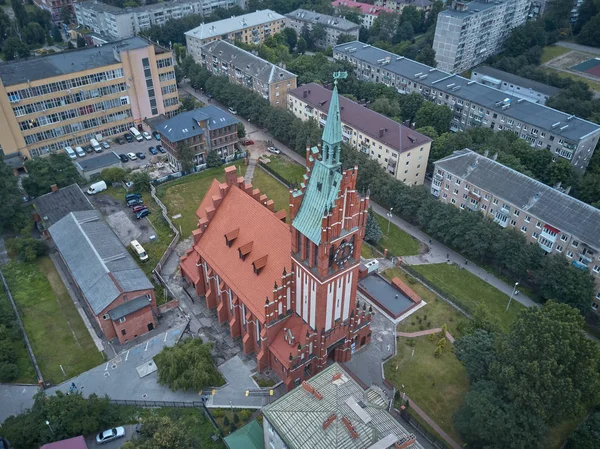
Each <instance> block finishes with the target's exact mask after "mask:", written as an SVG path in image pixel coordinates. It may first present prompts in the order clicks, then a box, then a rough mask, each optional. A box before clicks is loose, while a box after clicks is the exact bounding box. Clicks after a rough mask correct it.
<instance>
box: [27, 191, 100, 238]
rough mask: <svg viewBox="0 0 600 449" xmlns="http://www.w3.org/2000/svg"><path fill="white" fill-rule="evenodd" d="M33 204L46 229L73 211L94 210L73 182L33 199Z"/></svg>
mask: <svg viewBox="0 0 600 449" xmlns="http://www.w3.org/2000/svg"><path fill="white" fill-rule="evenodd" d="M33 206H34V208H35V209H36V211H37V213H38V214H39V215H40V219H41V221H42V223H44V227H45V228H46V229H47V228H49V227H50V226H52V225H53V224H54V223H56V222H57V221H58V220H60V219H61V218H63V217H66V216H67V215H69V213H71V212H80V211H82V210H94V207H93V206H92V204H91V203H90V202H89V200H88V198H87V196H85V194H84V193H83V192H82V191H81V189H80V188H79V186H78V185H77V184H71V185H70V186H67V187H63V188H61V189H58V191H56V192H50V193H46V194H45V195H42V196H40V197H39V198H36V199H35V200H33Z"/></svg>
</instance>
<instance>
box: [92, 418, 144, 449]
mask: <svg viewBox="0 0 600 449" xmlns="http://www.w3.org/2000/svg"><path fill="white" fill-rule="evenodd" d="M122 427H124V428H125V436H124V437H123V438H119V439H116V440H113V441H109V442H108V443H104V444H98V443H96V435H89V436H87V437H85V442H86V444H87V447H88V449H92V448H93V447H96V448H103V449H119V448H120V447H121V446H123V445H124V444H125V443H127V442H128V441H129V440H131V439H132V438H133V437H134V436H135V424H128V425H125V426H122ZM105 430H107V429H105Z"/></svg>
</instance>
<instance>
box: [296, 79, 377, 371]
mask: <svg viewBox="0 0 600 449" xmlns="http://www.w3.org/2000/svg"><path fill="white" fill-rule="evenodd" d="M345 77H346V73H339V72H338V73H336V74H334V79H335V82H334V88H333V93H332V95H331V100H330V104H329V112H328V114H327V121H326V124H325V128H324V130H323V137H322V144H319V145H318V146H317V147H312V148H310V146H307V149H306V175H305V176H304V182H303V183H302V184H301V185H300V188H299V189H296V190H293V191H291V192H290V206H291V207H290V215H291V224H292V270H293V273H294V277H295V279H294V281H295V282H294V284H295V289H294V290H295V291H294V295H293V298H292V307H293V309H294V311H295V312H296V313H297V314H298V315H299V316H300V317H301V318H302V320H303V321H304V322H305V323H307V324H308V326H309V327H310V329H311V331H312V332H314V335H315V336H317V338H316V340H317V341H316V342H315V343H316V344H317V346H316V347H315V349H314V351H313V354H314V355H315V356H316V358H317V360H316V364H315V366H314V368H313V374H314V372H316V371H319V370H320V369H322V368H324V367H325V366H326V363H327V359H333V360H335V361H341V362H343V361H347V360H349V359H350V357H351V354H352V352H353V351H354V350H355V349H356V348H358V347H360V346H362V345H364V344H366V343H368V340H369V339H370V331H369V323H370V314H369V313H368V312H367V311H366V310H363V309H357V307H356V306H357V302H356V294H357V283H358V272H359V265H360V252H361V247H362V240H363V237H364V233H365V226H366V221H367V212H368V206H369V198H368V195H367V196H366V197H361V196H360V195H359V194H358V192H357V191H356V179H357V176H358V167H356V166H355V167H353V168H351V169H348V170H342V167H341V163H340V152H341V145H342V123H341V117H340V105H339V99H338V91H337V79H339V78H345ZM363 334H364V335H363Z"/></svg>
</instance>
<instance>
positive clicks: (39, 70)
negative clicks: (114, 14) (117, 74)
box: [0, 37, 153, 86]
mask: <svg viewBox="0 0 600 449" xmlns="http://www.w3.org/2000/svg"><path fill="white" fill-rule="evenodd" d="M150 45H153V44H151V43H149V42H148V41H146V40H145V39H142V38H141V37H132V38H129V39H124V40H121V41H117V42H111V43H110V44H107V45H102V46H101V47H86V48H80V49H76V50H69V51H62V52H60V53H55V54H52V55H46V56H35V57H30V58H27V59H21V60H18V61H10V62H4V63H1V64H0V78H1V79H2V82H3V83H4V85H5V86H13V85H16V84H22V83H27V82H30V81H37V80H42V79H46V78H52V77H55V76H61V75H67V74H69V73H77V72H82V71H84V70H91V69H96V68H98V67H104V66H107V65H112V64H119V61H117V60H116V59H115V56H114V53H113V49H116V50H118V51H119V52H122V51H130V50H137V49H138V48H144V47H148V46H150Z"/></svg>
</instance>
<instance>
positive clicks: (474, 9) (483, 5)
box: [440, 0, 504, 18]
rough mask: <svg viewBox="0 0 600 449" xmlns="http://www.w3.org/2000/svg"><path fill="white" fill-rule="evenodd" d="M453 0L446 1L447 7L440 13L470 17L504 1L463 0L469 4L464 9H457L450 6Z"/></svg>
mask: <svg viewBox="0 0 600 449" xmlns="http://www.w3.org/2000/svg"><path fill="white" fill-rule="evenodd" d="M452 3H453V2H452V1H450V2H449V3H446V6H447V8H446V9H444V10H443V11H440V14H441V15H443V16H450V17H460V18H462V17H468V16H471V15H472V14H473V13H478V12H482V11H485V10H487V9H490V8H495V7H496V6H498V3H504V1H502V0H495V1H493V2H492V1H490V2H464V1H463V2H462V3H465V4H466V5H467V7H466V8H465V9H464V10H462V11H459V10H456V9H452V8H451V7H450V6H451V5H452Z"/></svg>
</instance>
